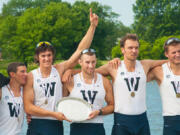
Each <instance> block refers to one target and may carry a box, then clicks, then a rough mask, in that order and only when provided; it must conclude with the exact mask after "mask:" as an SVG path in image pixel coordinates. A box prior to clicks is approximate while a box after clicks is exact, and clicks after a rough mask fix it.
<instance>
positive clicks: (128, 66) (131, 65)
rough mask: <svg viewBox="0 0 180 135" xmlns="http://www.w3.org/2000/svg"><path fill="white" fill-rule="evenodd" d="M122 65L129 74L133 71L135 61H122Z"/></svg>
mask: <svg viewBox="0 0 180 135" xmlns="http://www.w3.org/2000/svg"><path fill="white" fill-rule="evenodd" d="M124 64H125V66H126V69H127V71H129V72H134V71H135V65H136V60H133V61H132V60H128V59H124Z"/></svg>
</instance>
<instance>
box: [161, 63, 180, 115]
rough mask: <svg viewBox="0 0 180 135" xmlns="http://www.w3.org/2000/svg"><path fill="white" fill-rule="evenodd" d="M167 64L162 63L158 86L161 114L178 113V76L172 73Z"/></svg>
mask: <svg viewBox="0 0 180 135" xmlns="http://www.w3.org/2000/svg"><path fill="white" fill-rule="evenodd" d="M168 65H169V63H168V64H167V63H165V64H163V65H162V69H163V81H162V83H161V84H160V87H159V88H160V94H161V99H162V107H163V116H174V115H180V95H179V94H180V76H177V75H174V74H173V73H172V71H171V69H170V68H169V66H168ZM178 93H179V94H178ZM178 95H179V96H178Z"/></svg>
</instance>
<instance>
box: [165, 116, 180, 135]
mask: <svg viewBox="0 0 180 135" xmlns="http://www.w3.org/2000/svg"><path fill="white" fill-rule="evenodd" d="M163 135H180V115H177V116H164V127H163Z"/></svg>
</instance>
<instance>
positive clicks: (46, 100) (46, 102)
mask: <svg viewBox="0 0 180 135" xmlns="http://www.w3.org/2000/svg"><path fill="white" fill-rule="evenodd" d="M51 71H52V69H51ZM39 74H40V77H41V78H42V82H43V83H42V85H41V87H42V89H43V90H44V95H45V101H44V104H45V105H47V104H48V97H49V96H50V88H49V89H47V94H46V85H45V81H44V79H46V80H48V82H49V77H50V76H51V73H50V76H49V77H47V78H43V76H42V74H41V71H40V68H39Z"/></svg>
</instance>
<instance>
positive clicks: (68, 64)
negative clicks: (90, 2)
mask: <svg viewBox="0 0 180 135" xmlns="http://www.w3.org/2000/svg"><path fill="white" fill-rule="evenodd" d="M90 23H91V24H90V27H89V29H88V31H87V33H86V35H85V36H84V37H83V39H82V40H81V42H80V43H79V45H78V48H77V50H76V51H75V52H74V53H73V55H72V56H71V57H70V58H69V59H68V60H67V61H65V62H63V63H61V65H62V66H63V72H64V71H65V70H67V69H69V68H73V67H74V66H75V65H76V64H77V63H78V59H79V57H80V55H81V52H82V50H84V49H86V48H89V47H90V45H91V42H92V40H93V37H94V33H95V29H96V26H97V25H98V16H97V15H96V14H93V13H92V9H90ZM62 66H61V67H62Z"/></svg>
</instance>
